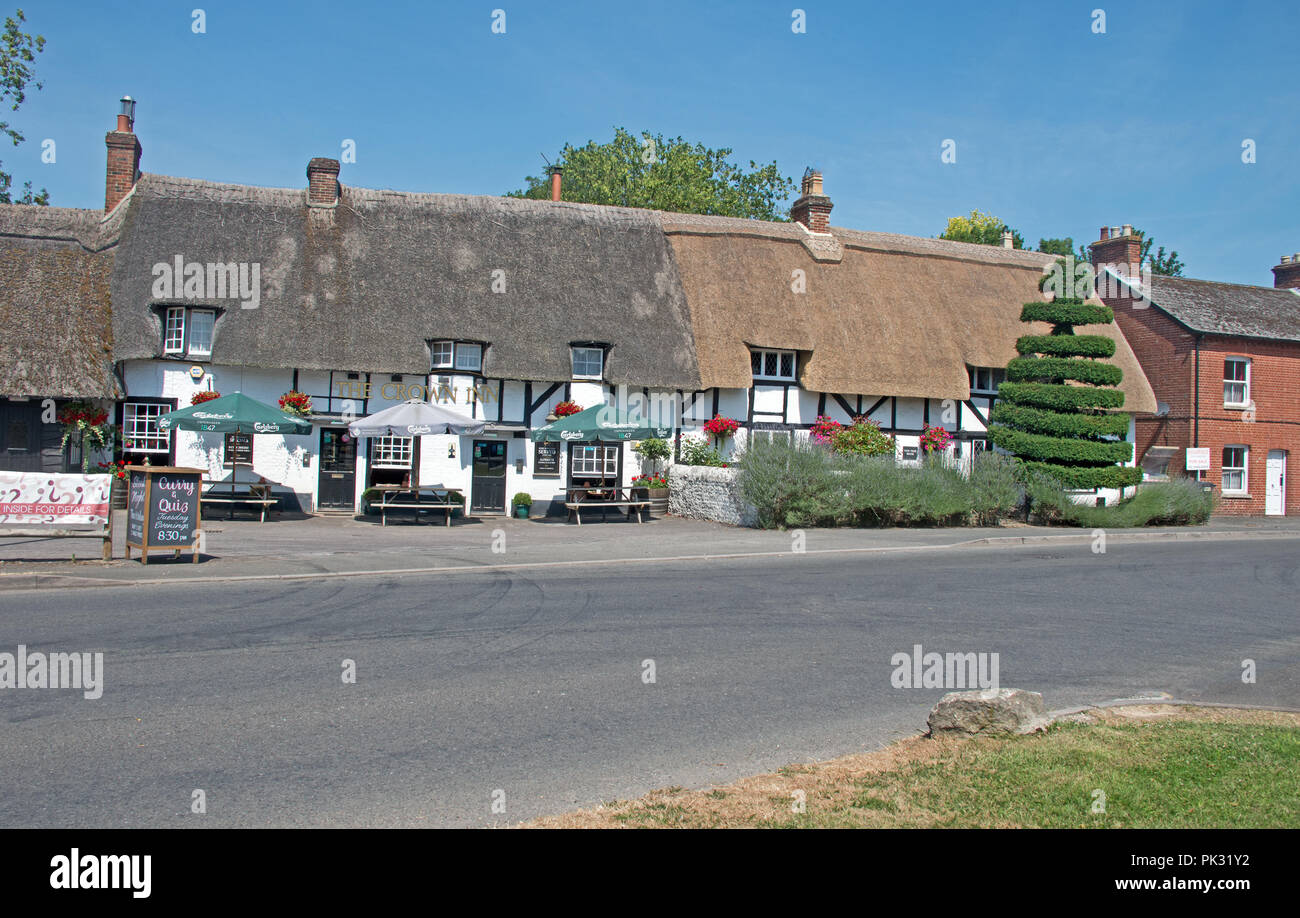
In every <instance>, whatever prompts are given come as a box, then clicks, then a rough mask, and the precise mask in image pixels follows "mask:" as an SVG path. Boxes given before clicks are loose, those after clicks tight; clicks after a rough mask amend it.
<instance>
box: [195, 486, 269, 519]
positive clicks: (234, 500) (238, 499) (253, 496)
mask: <svg viewBox="0 0 1300 918" xmlns="http://www.w3.org/2000/svg"><path fill="white" fill-rule="evenodd" d="M279 502H280V499H279V498H278V497H271V489H270V487H269V486H261V485H253V486H252V487H250V488H249V489H248V491H247V492H240V491H227V490H223V489H221V488H219V487H216V486H214V487H211V488H209V489H208V490H206V491H204V492H203V496H202V497H200V498H199V506H200V507H206V506H207V505H208V504H226V505H228V506H229V507H230V519H232V520H233V519H234V518H235V505H237V504H243V505H247V506H251V507H253V508H255V510H256V509H260V510H261V514H262V518H261V522H263V523H265V522H266V511H268V510H270V509H271V508H272V507H274V506H275V505H276V504H278V503H279Z"/></svg>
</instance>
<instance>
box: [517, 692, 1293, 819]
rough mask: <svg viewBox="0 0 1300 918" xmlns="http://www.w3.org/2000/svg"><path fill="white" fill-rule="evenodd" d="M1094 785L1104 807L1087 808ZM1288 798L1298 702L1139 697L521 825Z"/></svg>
mask: <svg viewBox="0 0 1300 918" xmlns="http://www.w3.org/2000/svg"><path fill="white" fill-rule="evenodd" d="M1096 790H1101V791H1103V792H1104V793H1105V795H1106V811H1105V812H1102V813H1098V812H1093V805H1094V801H1095V800H1096V799H1097V797H1096V795H1095V791H1096ZM801 801H802V803H803V812H799V811H798V804H799V803H800V802H801ZM1298 801H1300V714H1295V713H1288V712H1278V711H1245V710H1237V709H1232V708H1198V707H1188V706H1178V705H1161V704H1144V705H1131V706H1126V707H1119V708H1106V709H1094V710H1091V711H1089V712H1087V713H1086V714H1083V715H1078V716H1076V717H1073V718H1071V719H1070V720H1069V721H1067V722H1059V723H1057V724H1054V725H1053V726H1052V727H1051V728H1050V729H1049V730H1048V731H1047V732H1045V733H1040V734H1035V735H1030V736H1016V737H970V738H957V737H949V736H938V737H934V738H927V737H913V738H910V739H906V740H901V741H899V742H896V743H893V744H892V745H890V746H888V747H886V748H885V749H881V750H879V751H877V752H870V753H863V754H857V755H848V756H843V757H841V758H837V759H832V760H830V761H827V762H818V763H814V764H807V765H789V766H786V767H784V768H781V769H779V770H778V771H777V772H776V773H773V774H765V775H756V776H753V777H749V778H744V779H742V780H740V781H737V782H735V783H734V784H728V785H724V786H720V787H714V788H708V789H703V790H686V789H683V788H666V789H663V790H657V791H653V792H651V793H649V794H647V795H646V796H644V797H642V798H640V799H639V800H624V801H616V802H613V803H608V804H605V805H603V806H600V807H597V808H595V809H588V810H579V811H577V812H573V813H566V814H562V815H558V816H549V817H545V818H543V819H539V820H536V821H534V822H531V823H527V824H526V825H527V826H528V827H536V828H635V827H649V828H743V827H749V828H764V827H785V828H800V827H803V828H819V827H871V828H894V827H899V828H901V827H973V826H983V827H995V828H996V827H1020V826H1044V827H1048V826H1050V827H1074V826H1081V827H1086V826H1095V827H1136V826H1168V827H1183V826H1186V827H1203V826H1204V827H1208V826H1243V827H1254V826H1290V827H1300V802H1298Z"/></svg>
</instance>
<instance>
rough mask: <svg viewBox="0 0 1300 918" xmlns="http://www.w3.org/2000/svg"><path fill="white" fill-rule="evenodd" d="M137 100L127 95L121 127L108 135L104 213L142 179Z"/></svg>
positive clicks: (124, 99)
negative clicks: (136, 120)
mask: <svg viewBox="0 0 1300 918" xmlns="http://www.w3.org/2000/svg"><path fill="white" fill-rule="evenodd" d="M134 129H135V100H134V99H132V98H131V97H130V96H123V97H122V103H121V109H120V110H119V111H118V113H117V129H116V130H112V131H109V132H108V133H107V134H105V135H104V143H105V144H107V146H108V175H107V178H106V180H105V182H104V213H108V212H109V211H111V210H112V209H113V208H114V207H116V206H117V205H118V204H120V203H121V202H122V199H123V198H124V197H126V196H127V195H128V194H130V193H131V189H132V188H134V187H135V183H136V180H137V179H139V178H140V153H141V147H140V141H139V139H137V138H136V136H135V133H134Z"/></svg>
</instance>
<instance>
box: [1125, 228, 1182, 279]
mask: <svg viewBox="0 0 1300 918" xmlns="http://www.w3.org/2000/svg"><path fill="white" fill-rule="evenodd" d="M1133 232H1134V233H1135V234H1137V235H1138V236H1141V237H1142V264H1143V265H1144V266H1145V267H1147V268H1149V269H1150V270H1151V273H1152V274H1163V275H1165V276H1166V277H1182V276H1183V268H1184V267H1186V265H1184V264H1183V263H1182V261H1180V260H1179V258H1178V253H1177V252H1170V253H1169V254H1168V255H1166V254H1165V247H1164V246H1160V248H1159V249H1157V250H1156V252H1155V254H1154V255H1153V254H1151V249H1152V247H1153V246H1154V245H1155V242H1156V239H1155V237H1154V236H1148V235H1147V234H1146V233H1144V232H1143V231H1142V230H1140V229H1136V228H1135V229H1134V230H1133Z"/></svg>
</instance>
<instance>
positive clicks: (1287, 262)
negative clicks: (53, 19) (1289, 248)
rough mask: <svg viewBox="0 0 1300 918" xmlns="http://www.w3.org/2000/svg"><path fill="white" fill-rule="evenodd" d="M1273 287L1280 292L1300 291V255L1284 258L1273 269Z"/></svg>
mask: <svg viewBox="0 0 1300 918" xmlns="http://www.w3.org/2000/svg"><path fill="white" fill-rule="evenodd" d="M1273 286H1274V287H1277V288H1278V289H1279V290H1295V289H1300V253H1297V254H1295V255H1283V256H1282V260H1281V261H1280V262H1279V263H1278V265H1277V267H1276V268H1274V269H1273Z"/></svg>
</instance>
